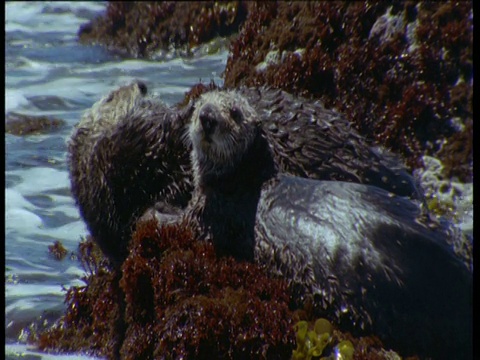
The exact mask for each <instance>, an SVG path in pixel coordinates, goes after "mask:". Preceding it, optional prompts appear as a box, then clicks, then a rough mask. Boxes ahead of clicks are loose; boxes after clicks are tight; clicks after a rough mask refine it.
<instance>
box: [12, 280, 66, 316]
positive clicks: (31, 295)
mask: <svg viewBox="0 0 480 360" xmlns="http://www.w3.org/2000/svg"><path fill="white" fill-rule="evenodd" d="M44 295H54V296H60V297H64V296H65V291H63V290H62V287H61V286H60V285H46V284H16V285H12V284H6V285H5V296H8V297H9V298H10V299H13V298H16V297H18V298H19V299H18V300H15V301H14V302H13V303H12V304H10V305H8V306H6V307H5V313H6V314H8V313H9V312H11V311H14V310H15V311H17V310H28V309H35V306H36V305H37V304H36V302H37V300H36V298H38V297H40V296H44ZM25 297H28V298H25Z"/></svg>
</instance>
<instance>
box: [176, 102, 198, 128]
mask: <svg viewBox="0 0 480 360" xmlns="http://www.w3.org/2000/svg"><path fill="white" fill-rule="evenodd" d="M194 111H195V101H193V100H190V101H189V102H188V104H187V105H186V106H185V107H183V108H182V109H180V111H179V116H180V118H181V119H182V120H183V121H184V122H185V123H189V122H190V120H191V118H192V115H193V112H194Z"/></svg>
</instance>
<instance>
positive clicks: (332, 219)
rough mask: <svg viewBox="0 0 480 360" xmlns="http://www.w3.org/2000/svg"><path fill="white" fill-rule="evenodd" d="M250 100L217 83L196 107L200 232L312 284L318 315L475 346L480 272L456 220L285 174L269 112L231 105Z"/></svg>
mask: <svg viewBox="0 0 480 360" xmlns="http://www.w3.org/2000/svg"><path fill="white" fill-rule="evenodd" d="M226 99H229V100H228V101H227V100H226ZM244 100H245V99H242V98H241V97H240V95H238V94H236V93H222V94H219V93H211V94H210V95H208V97H206V96H203V97H202V99H201V100H200V102H199V103H198V104H201V105H200V106H198V107H197V109H196V110H195V112H194V114H193V118H192V122H191V124H190V130H189V134H190V138H191V141H192V145H193V149H192V166H193V173H194V174H195V181H194V183H195V184H196V188H195V191H194V197H193V199H192V201H191V203H190V205H189V207H188V208H187V212H186V218H187V221H190V222H192V223H194V224H195V226H197V227H198V229H199V232H200V236H201V237H203V238H205V239H208V240H211V241H213V243H214V244H215V247H216V249H217V251H218V252H219V253H221V254H228V255H233V256H235V257H236V258H238V259H243V260H248V261H256V262H259V263H262V264H265V265H266V266H267V267H268V268H269V269H270V271H273V272H275V273H277V274H279V275H282V276H284V277H285V278H286V279H288V280H289V281H290V282H291V284H292V288H293V289H295V293H296V296H297V300H299V301H301V300H303V299H305V298H306V297H309V296H313V298H314V306H315V309H316V311H317V314H318V316H327V317H329V318H330V319H333V320H334V321H335V322H336V323H338V324H342V326H343V328H345V329H349V330H351V331H352V332H354V333H355V334H356V335H362V334H368V333H374V334H376V335H378V336H380V337H381V338H382V340H384V342H385V343H386V345H387V346H393V347H394V348H395V349H398V350H400V351H401V352H402V353H404V354H416V353H417V354H420V355H422V356H429V355H430V356H435V358H452V357H456V358H468V356H470V354H471V345H470V338H471V319H472V308H471V296H472V287H471V286H472V277H471V273H470V272H469V271H468V269H467V267H465V265H464V264H463V263H462V262H461V261H460V260H459V259H458V258H456V256H455V255H454V254H453V251H452V249H451V247H450V246H449V240H448V239H447V237H448V233H447V231H446V230H447V229H445V228H443V227H442V226H441V225H440V224H439V223H436V222H433V221H431V220H430V219H429V218H428V217H426V216H424V215H423V214H422V211H421V209H420V207H419V204H418V203H416V202H412V201H410V200H408V199H406V198H403V197H399V196H395V195H393V194H391V193H388V192H386V191H385V190H383V189H380V188H377V187H372V186H368V185H360V184H352V183H347V182H338V181H334V182H332V181H314V180H308V179H302V178H298V177H292V176H288V175H281V174H278V173H277V169H276V161H275V155H274V153H275V151H272V149H271V147H270V145H269V144H271V143H269V141H268V140H267V139H268V135H266V134H265V133H266V132H267V131H263V128H262V125H265V124H264V123H263V124H262V123H261V121H259V119H258V115H257V116H255V113H252V114H250V111H251V108H250V107H245V109H246V113H247V114H248V115H246V116H244V117H243V118H244V121H243V122H242V123H241V124H238V123H236V122H235V121H233V120H232V119H231V118H230V117H229V116H228V113H229V112H228V107H229V106H232V103H233V104H235V106H237V105H236V104H239V103H240V104H244ZM206 104H208V105H209V106H210V107H212V106H213V107H215V108H216V109H217V110H218V111H217V112H212V113H216V114H219V117H218V122H219V124H222V125H221V126H220V125H219V126H218V128H217V129H216V131H215V133H214V134H213V135H212V136H211V138H212V139H215V141H206V142H205V139H206V138H207V137H209V136H207V135H206V133H205V132H204V131H203V130H202V125H201V124H200V121H199V120H198V116H199V115H198V114H199V112H201V109H202V107H204V106H206ZM244 106H246V105H244ZM241 109H243V108H241ZM229 129H230V130H231V133H228V130H229ZM222 138H224V139H225V142H222ZM232 138H233V140H232ZM227 144H228V145H229V147H227V146H226V145H227ZM232 144H233V146H231V145H232ZM223 149H228V150H227V151H226V152H225V153H224V154H223V155H219V152H221V151H222V150H223ZM219 159H220V160H219ZM228 159H229V160H228ZM217 163H218V165H219V166H218V167H217V166H216V164H217ZM225 163H229V165H228V166H225V165H224V164H225Z"/></svg>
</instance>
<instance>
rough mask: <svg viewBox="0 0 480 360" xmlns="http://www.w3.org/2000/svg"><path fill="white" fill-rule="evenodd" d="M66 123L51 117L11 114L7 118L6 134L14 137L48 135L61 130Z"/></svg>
mask: <svg viewBox="0 0 480 360" xmlns="http://www.w3.org/2000/svg"><path fill="white" fill-rule="evenodd" d="M64 125H65V121H64V120H62V119H57V118H54V117H51V116H35V115H24V114H19V113H15V112H10V113H8V114H7V115H6V116H5V132H6V133H7V134H13V135H19V136H20V135H34V134H46V133H52V132H54V131H57V130H60V129H61V128H62V127H63V126H64Z"/></svg>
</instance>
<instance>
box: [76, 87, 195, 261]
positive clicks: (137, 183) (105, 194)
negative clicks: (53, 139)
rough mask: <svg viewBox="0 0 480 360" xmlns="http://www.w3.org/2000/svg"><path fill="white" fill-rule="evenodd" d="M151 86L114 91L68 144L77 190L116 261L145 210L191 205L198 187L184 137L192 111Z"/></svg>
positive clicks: (89, 220)
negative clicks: (173, 105)
mask: <svg viewBox="0 0 480 360" xmlns="http://www.w3.org/2000/svg"><path fill="white" fill-rule="evenodd" d="M147 92H148V89H147V87H146V85H145V84H144V83H142V82H139V81H135V82H133V83H132V84H130V85H127V86H123V87H120V88H119V89H116V90H114V91H112V92H111V93H110V94H108V95H107V96H105V97H104V98H102V99H101V100H100V101H99V102H97V103H96V104H95V105H94V106H93V107H92V109H91V110H89V111H87V112H86V113H85V115H84V116H83V118H82V120H81V121H80V123H79V124H78V125H77V126H76V128H75V130H74V132H73V134H72V136H71V139H70V141H69V142H68V159H67V160H68V166H69V171H70V181H71V191H72V194H73V196H74V198H75V200H76V202H77V205H78V207H79V210H80V214H81V216H82V217H83V219H84V220H85V222H86V224H87V226H88V229H89V231H90V232H91V234H92V236H93V237H94V239H95V240H96V242H97V243H98V244H99V246H100V248H101V249H102V251H103V253H104V254H105V255H106V256H107V257H108V258H109V259H110V260H111V261H112V263H113V264H114V265H117V266H118V265H121V263H122V262H123V260H124V259H125V258H126V256H127V245H128V241H129V239H130V235H131V232H132V228H133V226H134V224H135V222H136V220H137V219H138V218H139V217H140V216H141V215H142V213H143V212H144V211H145V210H147V208H148V207H150V206H152V205H153V204H156V209H157V210H158V211H160V213H165V214H166V217H168V216H171V215H172V214H175V213H176V212H177V211H178V209H181V208H183V207H185V206H186V204H187V203H188V200H189V199H190V191H191V188H192V185H191V184H190V183H189V181H190V179H189V177H188V176H185V175H184V174H185V173H188V171H189V170H188V169H189V156H188V153H187V151H186V147H185V146H184V145H183V143H182V141H181V140H180V139H181V137H182V136H183V133H184V123H185V122H184V119H187V118H188V116H189V114H184V113H183V112H182V111H176V110H173V109H170V108H169V107H167V106H166V105H164V104H163V103H162V102H160V101H159V100H158V99H153V98H150V97H148V96H147ZM179 179H180V180H179ZM166 217H165V218H166Z"/></svg>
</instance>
